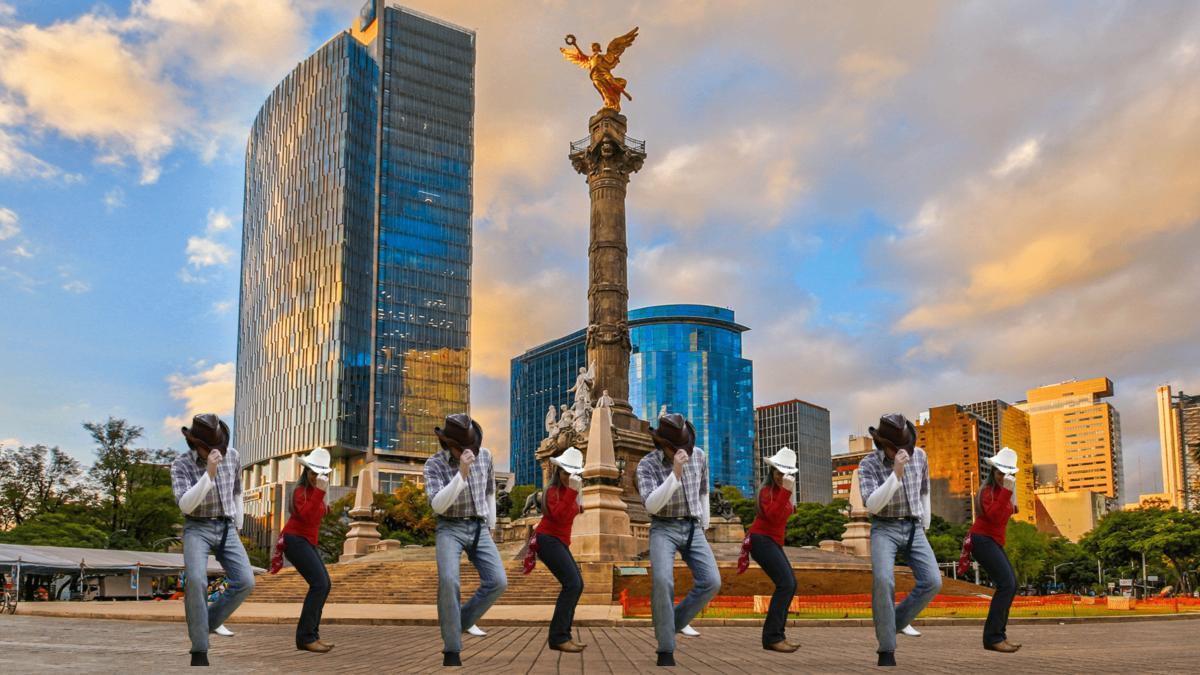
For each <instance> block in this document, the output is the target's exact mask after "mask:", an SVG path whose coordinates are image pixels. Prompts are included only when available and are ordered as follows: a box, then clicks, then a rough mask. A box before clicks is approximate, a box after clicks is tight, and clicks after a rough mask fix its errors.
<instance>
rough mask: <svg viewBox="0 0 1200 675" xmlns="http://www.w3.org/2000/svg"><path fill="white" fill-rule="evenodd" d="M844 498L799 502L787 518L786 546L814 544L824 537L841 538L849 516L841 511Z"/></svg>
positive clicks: (843, 505)
mask: <svg viewBox="0 0 1200 675" xmlns="http://www.w3.org/2000/svg"><path fill="white" fill-rule="evenodd" d="M845 506H846V504H845V500H841V499H838V500H834V502H833V503H832V504H816V503H812V502H801V503H799V504H797V505H796V511H795V513H793V514H792V516H791V517H790V518H788V522H787V529H786V531H785V535H784V543H786V544H787V545H788V546H816V545H817V544H819V543H820V542H821V541H823V540H825V539H838V540H840V539H841V538H842V534H844V533H845V531H846V523H847V522H848V521H849V518H847V517H846V514H845V513H844V512H843V509H844V508H845Z"/></svg>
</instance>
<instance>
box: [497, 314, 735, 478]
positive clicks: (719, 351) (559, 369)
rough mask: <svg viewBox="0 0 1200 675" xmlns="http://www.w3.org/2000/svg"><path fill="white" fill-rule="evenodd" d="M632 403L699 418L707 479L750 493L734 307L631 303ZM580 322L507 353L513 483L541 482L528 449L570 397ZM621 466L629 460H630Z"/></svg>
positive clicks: (646, 411) (651, 413) (580, 362)
mask: <svg viewBox="0 0 1200 675" xmlns="http://www.w3.org/2000/svg"><path fill="white" fill-rule="evenodd" d="M629 329H630V341H631V342H632V345H633V350H632V354H631V355H630V359H629V403H630V405H631V406H633V412H634V414H636V415H637V416H638V417H640V418H642V419H645V420H650V421H651V422H653V421H654V420H656V419H657V418H658V412H659V410H660V409H661V408H662V406H664V405H665V406H666V407H667V410H668V411H669V412H678V413H681V414H683V415H685V416H687V417H688V419H690V420H691V421H692V422H693V423H694V424H695V425H696V434H697V438H696V445H697V446H699V447H701V448H704V450H705V451H706V452H707V453H708V455H709V475H710V477H711V478H710V480H711V481H712V482H714V483H721V484H723V485H734V486H736V487H737V488H738V489H740V490H742V492H743V493H744V494H753V492H754V405H753V368H752V364H751V362H750V361H749V360H748V359H744V358H742V335H741V334H742V333H743V332H745V331H746V330H748V329H747V328H746V327H745V326H742V325H739V324H737V323H735V322H734V315H733V311H732V310H729V309H724V308H720V307H710V306H707V305H662V306H657V307H647V308H644V309H636V310H632V311H630V312H629ZM584 338H585V332H584V331H582V330H580V331H577V332H575V333H572V334H571V335H568V336H566V337H563V338H560V339H558V340H554V341H553V342H549V343H546V344H544V345H541V346H539V347H535V348H534V349H531V350H529V351H528V352H526V353H525V354H522V355H521V356H519V357H517V358H515V359H513V361H512V383H511V384H512V387H511V414H512V421H511V424H512V430H511V436H510V439H511V457H512V467H513V471H514V472H515V473H516V478H517V482H518V483H521V484H535V485H540V481H541V472H540V470H539V469H538V467H537V465H536V461H535V459H534V452H535V451H536V450H537V445H538V442H539V441H541V439H542V438H544V437H545V435H546V434H545V429H544V428H543V424H544V420H545V417H546V410H547V408H548V407H549V406H550V405H554V406H555V407H556V408H557V407H558V406H559V405H560V404H564V403H566V404H570V403H571V400H572V399H571V394H570V392H569V391H568V390H569V389H570V387H571V386H572V385H573V384H574V382H575V376H576V374H577V373H578V369H579V368H580V367H583V366H585V365H586V364H585V362H586V360H587V350H586V349H585V347H584ZM627 470H628V469H627Z"/></svg>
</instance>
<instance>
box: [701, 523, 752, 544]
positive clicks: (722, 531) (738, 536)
mask: <svg viewBox="0 0 1200 675" xmlns="http://www.w3.org/2000/svg"><path fill="white" fill-rule="evenodd" d="M708 527H709V530H710V533H709V534H708V540H709V541H710V542H712V543H714V544H740V543H742V540H743V539H745V538H746V528H745V527H743V526H742V521H741V520H738V519H737V518H728V519H726V518H712V519H711V520H710V522H709V524H708Z"/></svg>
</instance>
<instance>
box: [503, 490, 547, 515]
mask: <svg viewBox="0 0 1200 675" xmlns="http://www.w3.org/2000/svg"><path fill="white" fill-rule="evenodd" d="M534 492H537V487H536V486H533V485H516V486H513V489H512V490H510V491H509V492H508V496H509V498H510V499H512V506H510V507H509V509H508V517H509V518H512V519H513V520H516V519H517V518H520V517H521V512H522V511H524V510H525V500H526V499H528V498H529V495H531V494H533V493H534ZM497 515H499V514H497Z"/></svg>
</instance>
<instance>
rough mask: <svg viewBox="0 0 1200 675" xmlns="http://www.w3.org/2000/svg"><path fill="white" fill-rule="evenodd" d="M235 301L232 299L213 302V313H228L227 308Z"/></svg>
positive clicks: (232, 305) (231, 307) (231, 306)
mask: <svg viewBox="0 0 1200 675" xmlns="http://www.w3.org/2000/svg"><path fill="white" fill-rule="evenodd" d="M235 304H236V303H235V302H234V301H233V300H221V301H218V302H214V303H213V305H212V311H213V314H218V315H221V314H228V313H229V310H231V309H233V307H234V305H235Z"/></svg>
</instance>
